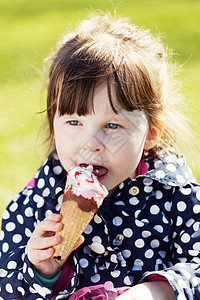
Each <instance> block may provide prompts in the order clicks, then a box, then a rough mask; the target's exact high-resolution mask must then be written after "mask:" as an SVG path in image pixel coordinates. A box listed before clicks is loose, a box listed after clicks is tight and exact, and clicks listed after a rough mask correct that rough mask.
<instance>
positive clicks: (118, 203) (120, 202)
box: [115, 201, 125, 206]
mask: <svg viewBox="0 0 200 300" xmlns="http://www.w3.org/2000/svg"><path fill="white" fill-rule="evenodd" d="M115 205H123V206H125V204H124V202H123V201H117V202H115Z"/></svg>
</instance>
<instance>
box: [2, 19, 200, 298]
mask: <svg viewBox="0 0 200 300" xmlns="http://www.w3.org/2000/svg"><path fill="white" fill-rule="evenodd" d="M169 70H170V69H169V66H168V62H167V58H166V53H165V51H164V49H163V47H162V45H161V44H160V41H159V40H158V39H155V38H154V37H153V36H152V35H151V34H150V33H149V32H148V31H145V30H142V29H139V28H137V27H136V26H132V25H130V24H128V23H127V22H126V21H124V20H116V21H115V20H113V19H112V18H111V17H109V16H96V17H93V18H91V19H89V20H85V21H83V22H82V23H81V25H80V26H79V27H78V29H77V30H76V31H75V32H73V33H71V34H70V35H67V36H65V37H64V39H63V41H62V44H60V45H59V49H57V52H55V54H54V55H53V56H52V63H51V66H50V72H49V86H48V95H47V110H46V111H47V117H48V124H49V141H50V145H51V149H52V151H51V153H50V155H49V156H48V158H47V159H46V161H45V162H44V164H43V165H42V166H41V167H40V168H39V170H38V172H37V173H36V175H35V176H34V178H33V179H32V180H31V181H30V182H29V183H28V185H27V186H26V187H25V188H24V190H23V191H22V192H21V193H20V194H18V195H17V196H15V197H14V199H13V201H12V202H11V203H10V204H9V206H8V207H7V209H6V210H5V211H4V213H3V222H2V230H1V235H0V237H1V252H0V253H1V258H0V296H1V297H0V299H6V300H9V299H12V300H13V299H34V300H36V299H37V300H39V299H40V300H41V299H70V300H74V299H117V300H123V299H134V300H141V299H142V300H143V299H146V300H152V299H156V300H158V299H159V300H165V299H166V300H172V299H179V300H184V299H188V300H189V299H190V300H192V299H200V268H199V262H200V258H199V250H200V230H199V222H200V202H199V201H200V186H199V185H198V184H197V183H196V182H195V179H194V177H193V175H192V174H191V171H190V170H189V168H188V167H187V165H186V162H185V159H184V157H183V156H182V155H179V154H177V153H176V152H175V150H173V149H172V146H175V145H176V129H177V128H176V123H175V118H174V116H173V115H172V112H170V111H169V110H168V103H170V101H171V92H170V90H171V83H170V80H169V79H170V78H169ZM175 116H176V115H175ZM177 130H178V129H177ZM178 133H179V132H178ZM89 164H91V165H92V166H93V168H94V171H93V172H94V174H95V175H97V176H98V177H99V180H100V181H101V183H102V184H104V185H105V186H106V187H107V189H108V191H109V195H108V196H107V197H106V198H105V199H104V202H103V204H102V206H101V207H100V209H99V211H98V212H97V214H96V215H95V217H94V218H93V220H92V221H91V223H90V224H89V225H88V226H87V228H86V229H85V231H84V233H83V235H82V236H81V237H80V238H79V240H78V241H77V243H76V245H75V248H74V250H73V251H72V253H71V255H70V257H69V258H68V259H67V260H65V261H57V260H55V259H54V258H53V254H54V246H55V245H56V244H58V243H59V242H60V238H59V236H58V235H55V232H57V231H59V230H61V229H62V226H63V225H62V220H61V216H60V215H59V210H60V204H61V201H62V196H63V190H64V186H65V181H66V176H67V175H66V174H67V170H69V168H70V167H72V166H78V165H79V166H87V165H89Z"/></svg>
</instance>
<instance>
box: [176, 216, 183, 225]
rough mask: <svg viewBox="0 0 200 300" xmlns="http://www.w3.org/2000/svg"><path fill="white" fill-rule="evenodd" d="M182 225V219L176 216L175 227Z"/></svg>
mask: <svg viewBox="0 0 200 300" xmlns="http://www.w3.org/2000/svg"><path fill="white" fill-rule="evenodd" d="M182 224H183V219H182V218H181V217H180V216H178V217H177V220H176V226H180V225H182Z"/></svg>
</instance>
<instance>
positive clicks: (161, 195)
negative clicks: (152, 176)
mask: <svg viewBox="0 0 200 300" xmlns="http://www.w3.org/2000/svg"><path fill="white" fill-rule="evenodd" d="M162 197H163V193H162V192H161V191H156V192H155V198H156V199H158V200H159V199H162Z"/></svg>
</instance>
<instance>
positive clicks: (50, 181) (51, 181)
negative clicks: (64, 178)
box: [49, 177, 55, 187]
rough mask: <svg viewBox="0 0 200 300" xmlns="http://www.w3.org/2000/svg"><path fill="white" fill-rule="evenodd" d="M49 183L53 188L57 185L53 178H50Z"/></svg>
mask: <svg viewBox="0 0 200 300" xmlns="http://www.w3.org/2000/svg"><path fill="white" fill-rule="evenodd" d="M49 183H50V186H51V187H54V185H55V179H54V178H53V177H50V178H49Z"/></svg>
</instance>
